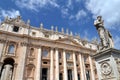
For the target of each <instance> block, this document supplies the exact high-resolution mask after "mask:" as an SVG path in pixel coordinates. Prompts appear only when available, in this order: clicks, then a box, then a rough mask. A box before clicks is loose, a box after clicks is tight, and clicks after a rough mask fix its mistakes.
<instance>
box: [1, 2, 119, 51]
mask: <svg viewBox="0 0 120 80" xmlns="http://www.w3.org/2000/svg"><path fill="white" fill-rule="evenodd" d="M119 8H120V0H99V1H98V0H0V22H2V21H3V19H4V17H5V16H9V17H12V18H14V17H16V16H17V15H21V16H22V19H23V20H24V21H25V22H26V21H27V20H28V19H30V24H31V25H32V26H35V27H39V25H40V23H43V25H44V28H47V29H50V28H51V26H54V27H56V26H57V27H58V30H59V31H61V28H62V27H63V28H64V29H65V31H66V29H69V31H72V32H73V34H74V35H75V34H79V35H80V37H81V38H85V39H88V40H89V41H91V40H92V39H94V38H98V39H99V37H98V34H97V31H96V29H95V27H94V25H93V22H94V19H95V18H96V16H98V15H101V16H103V19H104V22H105V23H104V24H105V28H106V29H108V30H109V31H110V32H111V34H112V35H113V39H114V43H115V48H118V49H120V9H119Z"/></svg>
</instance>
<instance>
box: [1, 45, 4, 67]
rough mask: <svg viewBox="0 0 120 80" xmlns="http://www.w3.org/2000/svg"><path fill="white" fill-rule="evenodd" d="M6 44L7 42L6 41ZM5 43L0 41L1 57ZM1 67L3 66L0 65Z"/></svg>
mask: <svg viewBox="0 0 120 80" xmlns="http://www.w3.org/2000/svg"><path fill="white" fill-rule="evenodd" d="M4 44H5V43H4ZM3 47H4V46H3V43H0V59H1V56H2V54H3V50H4V49H3ZM0 67H1V66H0Z"/></svg>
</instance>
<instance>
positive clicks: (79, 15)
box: [75, 10, 87, 20]
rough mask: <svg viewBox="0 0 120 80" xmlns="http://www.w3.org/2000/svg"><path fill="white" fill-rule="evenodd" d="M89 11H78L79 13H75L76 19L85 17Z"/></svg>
mask: <svg viewBox="0 0 120 80" xmlns="http://www.w3.org/2000/svg"><path fill="white" fill-rule="evenodd" d="M86 15H87V13H86V12H85V11H84V10H80V11H78V13H77V14H76V15H75V18H76V20H80V19H81V17H85V16H86Z"/></svg>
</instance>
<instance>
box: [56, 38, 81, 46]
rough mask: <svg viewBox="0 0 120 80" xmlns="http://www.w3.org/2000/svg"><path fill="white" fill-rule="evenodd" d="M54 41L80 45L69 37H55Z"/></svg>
mask: <svg viewBox="0 0 120 80" xmlns="http://www.w3.org/2000/svg"><path fill="white" fill-rule="evenodd" d="M56 41H57V42H60V43H64V44H70V45H80V44H79V43H78V42H76V41H75V40H74V39H71V38H61V39H57V40H56Z"/></svg>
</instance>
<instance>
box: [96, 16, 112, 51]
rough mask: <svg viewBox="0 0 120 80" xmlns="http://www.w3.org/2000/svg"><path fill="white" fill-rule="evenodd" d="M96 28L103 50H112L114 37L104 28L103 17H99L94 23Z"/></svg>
mask: <svg viewBox="0 0 120 80" xmlns="http://www.w3.org/2000/svg"><path fill="white" fill-rule="evenodd" d="M94 26H95V27H96V29H97V31H98V34H99V37H100V40H101V45H102V48H101V50H103V49H106V48H112V47H113V40H112V36H111V34H110V32H109V31H107V30H106V29H105V28H104V20H102V16H98V17H97V19H96V20H95V21H94Z"/></svg>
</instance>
